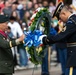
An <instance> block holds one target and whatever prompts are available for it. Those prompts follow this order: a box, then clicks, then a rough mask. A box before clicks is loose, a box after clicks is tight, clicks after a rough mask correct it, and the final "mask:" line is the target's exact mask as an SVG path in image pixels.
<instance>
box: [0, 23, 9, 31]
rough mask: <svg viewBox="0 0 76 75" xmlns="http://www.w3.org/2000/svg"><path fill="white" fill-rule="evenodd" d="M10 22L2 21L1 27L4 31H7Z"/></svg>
mask: <svg viewBox="0 0 76 75" xmlns="http://www.w3.org/2000/svg"><path fill="white" fill-rule="evenodd" d="M7 24H8V22H5V23H0V29H1V30H2V31H6V30H7V29H8V26H7Z"/></svg>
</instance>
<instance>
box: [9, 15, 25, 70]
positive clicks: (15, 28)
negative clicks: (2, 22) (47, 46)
mask: <svg viewBox="0 0 76 75" xmlns="http://www.w3.org/2000/svg"><path fill="white" fill-rule="evenodd" d="M15 20H16V18H15V17H14V16H11V17H10V22H9V23H8V26H9V27H10V28H11V32H12V34H13V35H14V37H15V39H16V38H18V37H20V36H22V35H24V33H23V31H22V29H21V27H20V25H19V23H18V22H17V21H15ZM17 47H20V45H19V46H16V47H15V54H16V55H19V59H18V58H17V59H18V61H17V63H18V65H19V66H16V67H17V69H22V68H24V67H21V66H22V65H23V64H22V63H24V64H26V62H25V60H26V58H25V56H24V57H23V51H22V49H20V48H18V49H17ZM21 51H22V52H21ZM17 57H18V56H17Z"/></svg>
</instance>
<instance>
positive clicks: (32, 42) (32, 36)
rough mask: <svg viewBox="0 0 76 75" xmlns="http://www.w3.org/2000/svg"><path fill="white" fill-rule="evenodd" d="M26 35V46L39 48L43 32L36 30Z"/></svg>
mask: <svg viewBox="0 0 76 75" xmlns="http://www.w3.org/2000/svg"><path fill="white" fill-rule="evenodd" d="M24 34H25V36H26V37H25V39H24V42H25V44H24V46H28V47H31V46H35V47H37V46H39V45H40V41H39V40H38V38H39V37H40V36H41V35H42V32H41V31H40V30H35V31H33V32H32V31H28V32H26V31H24Z"/></svg>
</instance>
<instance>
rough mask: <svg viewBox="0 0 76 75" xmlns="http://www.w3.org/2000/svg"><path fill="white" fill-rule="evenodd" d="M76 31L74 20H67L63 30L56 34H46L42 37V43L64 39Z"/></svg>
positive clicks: (51, 42)
mask: <svg viewBox="0 0 76 75" xmlns="http://www.w3.org/2000/svg"><path fill="white" fill-rule="evenodd" d="M74 33H76V25H75V23H74V22H72V21H69V22H67V23H66V26H65V27H64V28H63V31H62V32H60V33H59V34H57V35H48V36H47V37H44V38H43V43H44V44H53V43H56V42H61V41H64V39H68V38H70V36H71V35H72V34H74Z"/></svg>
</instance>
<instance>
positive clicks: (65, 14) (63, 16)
mask: <svg viewBox="0 0 76 75" xmlns="http://www.w3.org/2000/svg"><path fill="white" fill-rule="evenodd" d="M59 18H60V20H62V21H63V22H66V21H67V20H68V16H67V12H66V11H63V10H62V11H61V12H60V14H59Z"/></svg>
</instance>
